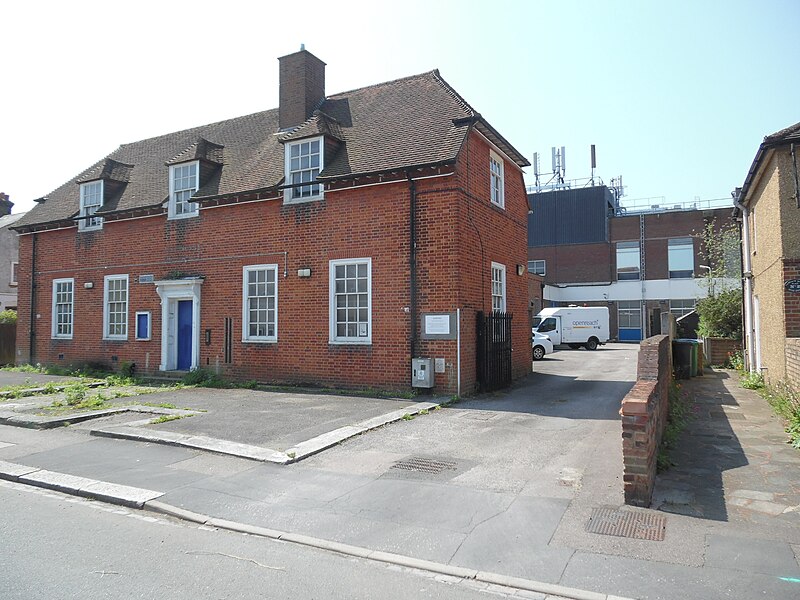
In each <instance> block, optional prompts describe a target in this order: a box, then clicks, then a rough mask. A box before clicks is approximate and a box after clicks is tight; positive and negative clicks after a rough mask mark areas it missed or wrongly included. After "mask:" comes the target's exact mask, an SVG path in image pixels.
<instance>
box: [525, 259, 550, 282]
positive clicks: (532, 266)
mask: <svg viewBox="0 0 800 600" xmlns="http://www.w3.org/2000/svg"><path fill="white" fill-rule="evenodd" d="M536 263H541V264H542V269H541V271H542V272H541V273H540V272H539V271H537V270H536ZM528 273H533V274H534V275H539V276H540V277H544V276H545V275H546V274H547V260H545V259H538V258H537V259H535V260H529V261H528Z"/></svg>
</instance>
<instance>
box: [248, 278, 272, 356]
mask: <svg viewBox="0 0 800 600" xmlns="http://www.w3.org/2000/svg"><path fill="white" fill-rule="evenodd" d="M252 271H272V273H273V276H274V278H275V293H274V294H273V296H272V297H274V299H275V308H274V311H275V320H274V323H273V326H274V331H275V333H274V334H273V335H263V336H259V335H250V307H249V303H248V300H249V299H250V296H248V294H247V292H248V289H247V287H248V284H249V282H248V280H247V277H248V275H249V274H250V272H252ZM266 284H267V281H266V280H265V285H266ZM258 297H260V296H258ZM265 297H266V298H270V296H269V295H267V296H265ZM266 310H267V327H269V324H270V322H269V306H267V309H266ZM268 331H269V329H268ZM277 341H278V265H277V264H269V265H266V264H265V265H245V266H244V267H242V342H244V343H257V344H274V343H275V342H277Z"/></svg>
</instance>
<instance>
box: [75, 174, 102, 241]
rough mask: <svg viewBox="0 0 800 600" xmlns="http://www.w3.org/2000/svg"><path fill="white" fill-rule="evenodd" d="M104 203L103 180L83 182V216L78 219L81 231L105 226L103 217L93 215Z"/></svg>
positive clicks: (81, 214)
mask: <svg viewBox="0 0 800 600" xmlns="http://www.w3.org/2000/svg"><path fill="white" fill-rule="evenodd" d="M102 205H103V180H102V179H101V180H100V181H91V182H89V183H82V184H81V210H80V216H81V217H88V218H83V219H80V220H79V221H78V230H79V231H91V230H93V229H101V228H102V227H103V217H92V216H91V215H93V214H94V213H96V212H97V209H98V208H100V207H101V206H102Z"/></svg>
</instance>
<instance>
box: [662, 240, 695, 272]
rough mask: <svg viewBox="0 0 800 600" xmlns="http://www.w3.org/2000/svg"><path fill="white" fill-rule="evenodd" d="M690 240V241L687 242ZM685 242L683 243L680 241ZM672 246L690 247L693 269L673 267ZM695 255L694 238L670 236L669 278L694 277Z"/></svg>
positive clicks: (668, 249) (668, 243) (668, 250)
mask: <svg viewBox="0 0 800 600" xmlns="http://www.w3.org/2000/svg"><path fill="white" fill-rule="evenodd" d="M687 240H688V242H687ZM680 242H683V243H680ZM672 248H683V249H687V248H688V249H689V252H690V255H691V259H692V268H691V269H673V268H672V261H673V258H672V252H671V249H672ZM695 266H696V265H695V255H694V238H692V237H678V238H669V239H668V240H667V275H668V278H669V279H692V278H693V277H694V275H695Z"/></svg>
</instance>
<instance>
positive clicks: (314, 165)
mask: <svg viewBox="0 0 800 600" xmlns="http://www.w3.org/2000/svg"><path fill="white" fill-rule="evenodd" d="M323 152H324V143H323V138H321V137H319V138H314V139H305V140H302V141H300V142H293V143H292V142H289V143H287V144H286V162H285V165H286V185H291V186H295V187H289V188H286V190H285V194H284V199H285V201H286V202H306V201H309V200H319V199H320V198H322V197H323V194H324V192H323V189H322V185H321V184H319V183H313V182H314V181H316V179H317V176H318V175H319V171H320V169H321V168H322V167H321V165H322V160H323ZM298 184H307V185H298Z"/></svg>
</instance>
